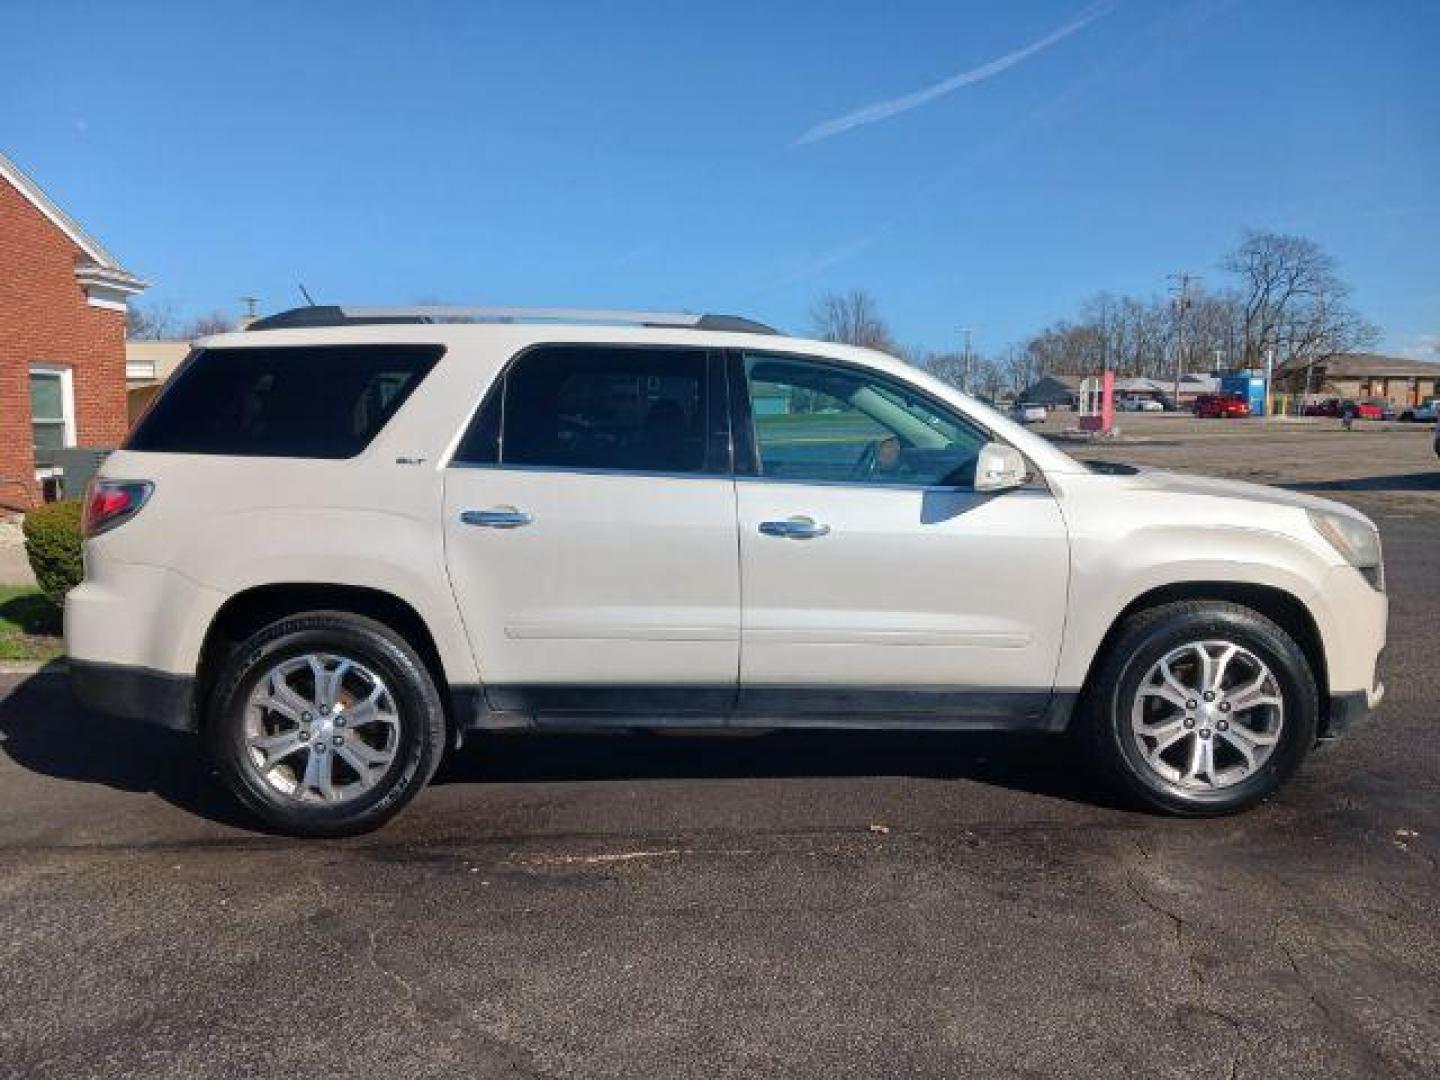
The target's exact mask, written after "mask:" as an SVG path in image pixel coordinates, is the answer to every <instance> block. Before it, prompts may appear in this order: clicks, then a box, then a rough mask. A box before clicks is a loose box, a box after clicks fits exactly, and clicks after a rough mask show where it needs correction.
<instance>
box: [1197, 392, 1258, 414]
mask: <svg viewBox="0 0 1440 1080" xmlns="http://www.w3.org/2000/svg"><path fill="white" fill-rule="evenodd" d="M1195 415H1196V416H1198V417H1200V418H1202V419H1228V418H1231V417H1244V416H1249V415H1250V403H1249V402H1248V401H1246V400H1245V399H1244V398H1242V397H1241V396H1240V395H1239V394H1201V395H1200V396H1199V397H1197V398H1196V399H1195Z"/></svg>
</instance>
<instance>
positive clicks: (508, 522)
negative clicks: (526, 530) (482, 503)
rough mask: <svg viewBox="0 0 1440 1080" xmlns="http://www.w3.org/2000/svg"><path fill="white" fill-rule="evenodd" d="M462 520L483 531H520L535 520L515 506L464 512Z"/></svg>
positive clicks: (462, 512) (461, 516)
mask: <svg viewBox="0 0 1440 1080" xmlns="http://www.w3.org/2000/svg"><path fill="white" fill-rule="evenodd" d="M460 520H461V521H463V522H464V523H465V524H466V525H478V526H479V527H480V528H482V529H518V528H520V526H522V525H529V524H530V522H532V521H534V520H535V519H534V518H532V517H531V516H530V515H529V514H527V513H525V511H524V510H516V509H515V508H514V507H513V506H497V507H495V508H493V509H490V510H463V511H461V513H460Z"/></svg>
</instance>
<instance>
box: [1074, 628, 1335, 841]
mask: <svg viewBox="0 0 1440 1080" xmlns="http://www.w3.org/2000/svg"><path fill="white" fill-rule="evenodd" d="M1087 703H1088V708H1089V716H1088V717H1087V718H1086V719H1088V721H1089V723H1088V728H1087V730H1088V734H1089V735H1090V737H1091V739H1092V741H1093V744H1094V749H1095V751H1096V754H1097V756H1098V758H1099V760H1100V762H1101V764H1102V766H1104V767H1105V768H1106V769H1107V771H1108V772H1109V773H1110V774H1111V775H1112V776H1113V777H1114V778H1115V779H1116V780H1118V781H1119V783H1120V785H1121V786H1122V787H1123V788H1124V789H1125V790H1126V791H1127V792H1129V793H1130V794H1131V795H1133V796H1135V797H1136V798H1137V799H1138V800H1139V801H1140V802H1142V803H1144V804H1145V805H1146V806H1148V807H1150V808H1152V809H1156V810H1163V811H1166V812H1168V813H1172V814H1180V815H1185V816H1192V817H1201V816H1211V815H1219V814H1230V813H1235V812H1237V811H1240V810H1245V809H1248V808H1249V807H1251V806H1254V805H1256V804H1257V803H1260V802H1262V801H1264V800H1265V799H1267V798H1268V797H1269V796H1270V795H1272V794H1273V793H1274V792H1275V790H1276V789H1277V788H1278V787H1279V786H1280V785H1281V784H1282V783H1283V782H1284V781H1285V779H1286V778H1287V777H1289V776H1290V774H1291V773H1293V772H1294V771H1295V769H1296V768H1298V767H1299V765H1300V762H1301V761H1302V760H1304V757H1305V755H1306V753H1307V752H1308V751H1309V749H1310V747H1311V746H1312V745H1313V744H1314V742H1315V731H1316V724H1317V719H1318V713H1319V697H1318V693H1317V691H1316V688H1315V677H1314V675H1313V673H1312V672H1311V670H1310V665H1309V663H1308V661H1307V660H1306V658H1305V654H1304V652H1303V651H1302V650H1301V648H1300V646H1299V645H1297V644H1296V643H1295V641H1294V639H1293V638H1291V637H1290V635H1289V634H1287V633H1286V632H1285V631H1284V630H1283V629H1281V628H1280V627H1279V626H1277V625H1276V624H1275V623H1274V622H1272V621H1271V620H1270V619H1267V618H1266V617H1265V616H1263V615H1261V614H1260V613H1258V612H1256V611H1252V610H1251V609H1249V608H1246V607H1242V606H1240V605H1238V604H1231V603H1224V602H1220V601H1185V602H1180V603H1174V604H1167V605H1165V606H1163V607H1158V608H1153V609H1151V610H1149V611H1143V612H1141V613H1139V614H1137V615H1136V616H1134V617H1133V618H1131V619H1130V620H1128V621H1127V622H1126V623H1125V624H1124V625H1123V626H1122V627H1121V629H1120V633H1119V634H1118V635H1117V636H1116V639H1115V642H1114V645H1113V647H1112V648H1111V650H1110V653H1109V655H1108V656H1107V657H1105V658H1104V660H1103V663H1102V667H1101V668H1100V670H1099V671H1098V672H1097V674H1096V677H1095V680H1094V683H1093V685H1092V687H1091V689H1090V692H1089V694H1088V695H1087Z"/></svg>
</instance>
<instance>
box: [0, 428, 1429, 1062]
mask: <svg viewBox="0 0 1440 1080" xmlns="http://www.w3.org/2000/svg"><path fill="white" fill-rule="evenodd" d="M1071 420H1072V418H1070V417H1068V416H1057V417H1053V418H1051V420H1049V421H1047V424H1046V430H1047V432H1049V433H1051V434H1054V435H1056V436H1058V437H1060V438H1062V439H1063V438H1064V434H1063V432H1064V429H1065V428H1066V427H1067V426H1068V425H1069V424H1070V422H1071ZM1120 422H1121V424H1122V427H1123V429H1124V431H1123V438H1121V439H1119V440H1115V441H1113V442H1111V443H1107V444H1105V445H1088V444H1085V445H1080V444H1077V445H1067V449H1069V450H1070V451H1071V452H1072V453H1074V454H1076V456H1078V457H1082V458H1105V459H1109V460H1125V461H1131V462H1135V463H1141V464H1154V465H1159V466H1163V467H1171V468H1179V469H1187V470H1194V471H1200V472H1210V473H1216V474H1221V475H1226V476H1230V477H1236V478H1241V479H1247V480H1256V481H1259V482H1262V483H1277V484H1284V485H1288V486H1292V487H1295V488H1297V489H1301V490H1305V491H1309V492H1313V493H1316V494H1319V495H1322V496H1326V497H1330V498H1336V499H1340V500H1342V501H1345V502H1349V503H1351V504H1353V505H1355V506H1358V507H1360V508H1361V509H1362V510H1364V511H1365V512H1366V513H1368V514H1370V515H1371V516H1372V517H1373V518H1374V519H1375V520H1376V521H1377V523H1378V524H1379V526H1380V528H1381V531H1382V535H1383V538H1384V542H1385V545H1386V553H1387V561H1388V573H1389V583H1390V592H1391V596H1392V617H1391V625H1390V645H1389V648H1388V650H1387V652H1386V656H1385V661H1384V670H1383V673H1382V674H1383V678H1384V680H1385V682H1386V684H1387V686H1388V690H1389V694H1388V698H1387V701H1386V704H1385V707H1384V710H1383V712H1382V714H1381V715H1380V716H1379V717H1377V718H1376V719H1374V720H1373V722H1371V723H1370V724H1369V725H1368V726H1366V727H1363V728H1361V729H1360V730H1357V731H1355V732H1354V733H1353V734H1352V735H1351V736H1350V737H1348V738H1347V739H1346V740H1344V741H1343V742H1341V743H1339V744H1337V745H1335V746H1332V747H1327V748H1324V749H1322V750H1321V751H1319V752H1318V753H1316V754H1315V755H1314V756H1313V757H1311V759H1310V760H1309V762H1308V763H1307V765H1306V766H1305V768H1304V769H1303V770H1302V772H1301V774H1300V775H1299V776H1298V777H1297V778H1296V779H1295V780H1294V781H1293V782H1292V783H1291V784H1290V786H1289V787H1288V788H1286V789H1285V790H1284V791H1283V792H1282V794H1281V796H1280V797H1279V798H1278V799H1277V800H1275V801H1274V802H1272V803H1271V804H1269V805H1266V806H1264V807H1262V808H1261V809H1259V810H1257V811H1255V812H1253V813H1250V814H1248V815H1244V816H1241V817H1238V818H1231V819H1225V820H1215V821H1198V822H1193V821H1176V820H1170V819H1165V818H1159V817H1154V816H1149V815H1145V814H1141V813H1137V812H1134V811H1131V810H1129V809H1126V808H1124V807H1120V806H1117V805H1114V804H1113V802H1112V801H1111V799H1110V798H1109V796H1108V795H1107V793H1106V792H1105V791H1104V790H1102V789H1098V788H1096V787H1095V785H1094V784H1092V783H1091V781H1090V780H1089V778H1088V776H1087V775H1086V773H1085V771H1084V770H1083V768H1082V767H1081V766H1080V764H1079V763H1078V762H1077V760H1076V756H1075V753H1074V751H1073V749H1072V747H1071V746H1070V745H1069V744H1068V743H1067V742H1066V741H1064V740H1058V739H1057V740H1044V739H1035V738H1001V737H995V736H975V735H970V736H939V735H897V734H884V735H868V734H858V733H848V734H794V735H771V736H762V737H753V738H743V739H721V738H699V737H689V738H685V737H658V736H642V737H636V738H634V739H618V738H601V737H569V736H546V737H538V736H510V737H494V738H490V739H475V740H472V741H471V743H470V745H469V746H468V747H467V749H466V750H465V751H464V753H463V754H462V755H460V756H459V757H458V758H457V759H455V760H453V761H452V762H451V763H450V764H449V765H448V766H447V767H446V769H445V770H444V771H443V772H442V774H441V776H440V778H439V781H438V782H437V784H436V785H435V786H434V787H433V788H432V789H431V790H429V791H427V792H425V793H423V794H422V795H421V796H420V798H419V799H418V800H417V801H416V802H415V804H413V806H412V807H411V808H410V809H409V810H408V811H407V812H406V813H405V814H404V815H403V816H402V817H400V818H399V819H398V820H397V821H396V822H395V823H393V824H392V825H391V826H389V827H388V828H386V829H385V830H383V831H381V832H379V833H377V834H374V835H371V836H367V837H362V838H357V839H354V840H346V841H341V842H329V843H314V842H299V841H292V840H288V839H283V838H278V837H274V836H270V835H266V834H264V833H262V832H260V831H258V830H257V829H256V828H255V827H254V826H253V825H252V823H251V822H249V821H248V819H246V818H245V817H244V815H243V814H242V812H241V811H240V810H239V808H238V807H237V806H236V805H235V804H233V803H232V802H231V801H230V799H229V798H228V796H226V795H225V794H224V793H223V791H222V790H221V789H220V788H219V786H218V783H217V781H216V780H215V779H214V777H213V776H212V774H211V773H210V771H209V770H208V768H207V767H206V766H204V765H203V764H202V763H201V762H200V759H199V757H198V748H197V746H196V745H195V744H194V743H193V742H192V741H191V740H189V739H187V738H184V737H180V736H176V735H172V734H169V733H167V732H164V731H161V730H158V729H155V730H150V729H146V728H143V727H137V726H134V725H131V724H125V723H122V722H112V721H109V720H106V719H104V718H101V717H97V716H93V715H88V714H85V713H83V712H81V711H80V710H79V709H78V708H77V707H76V706H75V705H74V704H73V703H72V701H71V699H70V697H69V693H68V690H67V687H66V685H65V682H64V680H63V678H61V677H57V676H54V675H47V674H42V675H37V676H26V675H5V676H0V692H3V695H4V696H3V701H0V971H3V972H4V973H5V978H4V979H3V982H0V1075H9V1076H27V1077H28V1076H53V1077H76V1076H90V1075H95V1076H101V1075H103V1076H128V1075H135V1076H142V1075H143V1076H147V1077H151V1076H174V1077H207V1076H215V1077H220V1076H224V1077H234V1076H248V1075H270V1074H274V1073H279V1072H284V1073H287V1074H291V1075H316V1074H321V1073H326V1074H330V1075H336V1076H376V1075H390V1076H395V1077H425V1076H442V1075H443V1076H513V1077H529V1076H535V1077H540V1076H559V1077H568V1076H575V1077H580V1076H585V1077H593V1076H616V1077H621V1076H623V1077H652V1076H653V1077H705V1078H706V1080H719V1078H722V1077H745V1078H753V1077H756V1076H787V1077H809V1076H814V1077H824V1078H827V1080H833V1078H836V1077H852V1076H853V1077H867V1078H868V1077H879V1076H897V1075H909V1076H936V1077H942V1076H943V1077H960V1076H984V1077H993V1076H1006V1075H1029V1076H1037V1075H1046V1076H1049V1075H1107V1076H1121V1075H1132V1076H1142V1075H1143V1076H1168V1077H1189V1076H1195V1077H1200V1076H1206V1077H1209V1076H1228V1077H1240V1076H1261V1075H1263V1076H1277V1075H1295V1076H1326V1077H1348V1076H1377V1075H1385V1076H1405V1075H1416V1076H1419V1075H1435V1074H1436V1073H1437V1072H1440V932H1437V929H1436V927H1437V923H1440V873H1437V867H1436V853H1437V845H1436V838H1437V836H1440V749H1437V740H1436V715H1435V710H1434V705H1433V703H1434V702H1435V700H1436V699H1437V696H1440V678H1437V674H1436V659H1437V656H1440V628H1437V620H1436V615H1435V612H1436V610H1437V604H1440V550H1437V549H1440V545H1437V543H1436V538H1437V536H1440V461H1437V459H1436V457H1435V456H1434V453H1433V451H1432V449H1431V433H1430V431H1429V429H1428V428H1421V427H1417V426H1403V425H1365V424H1361V425H1357V430H1355V431H1353V432H1342V431H1340V430H1339V424H1338V423H1337V422H1334V421H1325V422H1313V423H1284V422H1262V421H1219V420H1217V421H1196V420H1192V419H1188V418H1175V417H1151V416H1124V417H1122V418H1121V421H1120Z"/></svg>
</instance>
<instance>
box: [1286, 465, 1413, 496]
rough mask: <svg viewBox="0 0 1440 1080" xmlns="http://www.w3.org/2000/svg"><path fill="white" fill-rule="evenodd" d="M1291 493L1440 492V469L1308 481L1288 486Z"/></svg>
mask: <svg viewBox="0 0 1440 1080" xmlns="http://www.w3.org/2000/svg"><path fill="white" fill-rule="evenodd" d="M1284 486H1285V487H1287V488H1289V489H1290V490H1291V491H1440V467H1437V468H1435V469H1433V470H1431V471H1429V472H1418V473H1398V474H1396V475H1393V476H1357V477H1354V478H1352V479H1349V480H1306V481H1303V482H1301V483H1297V484H1286V485H1284Z"/></svg>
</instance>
